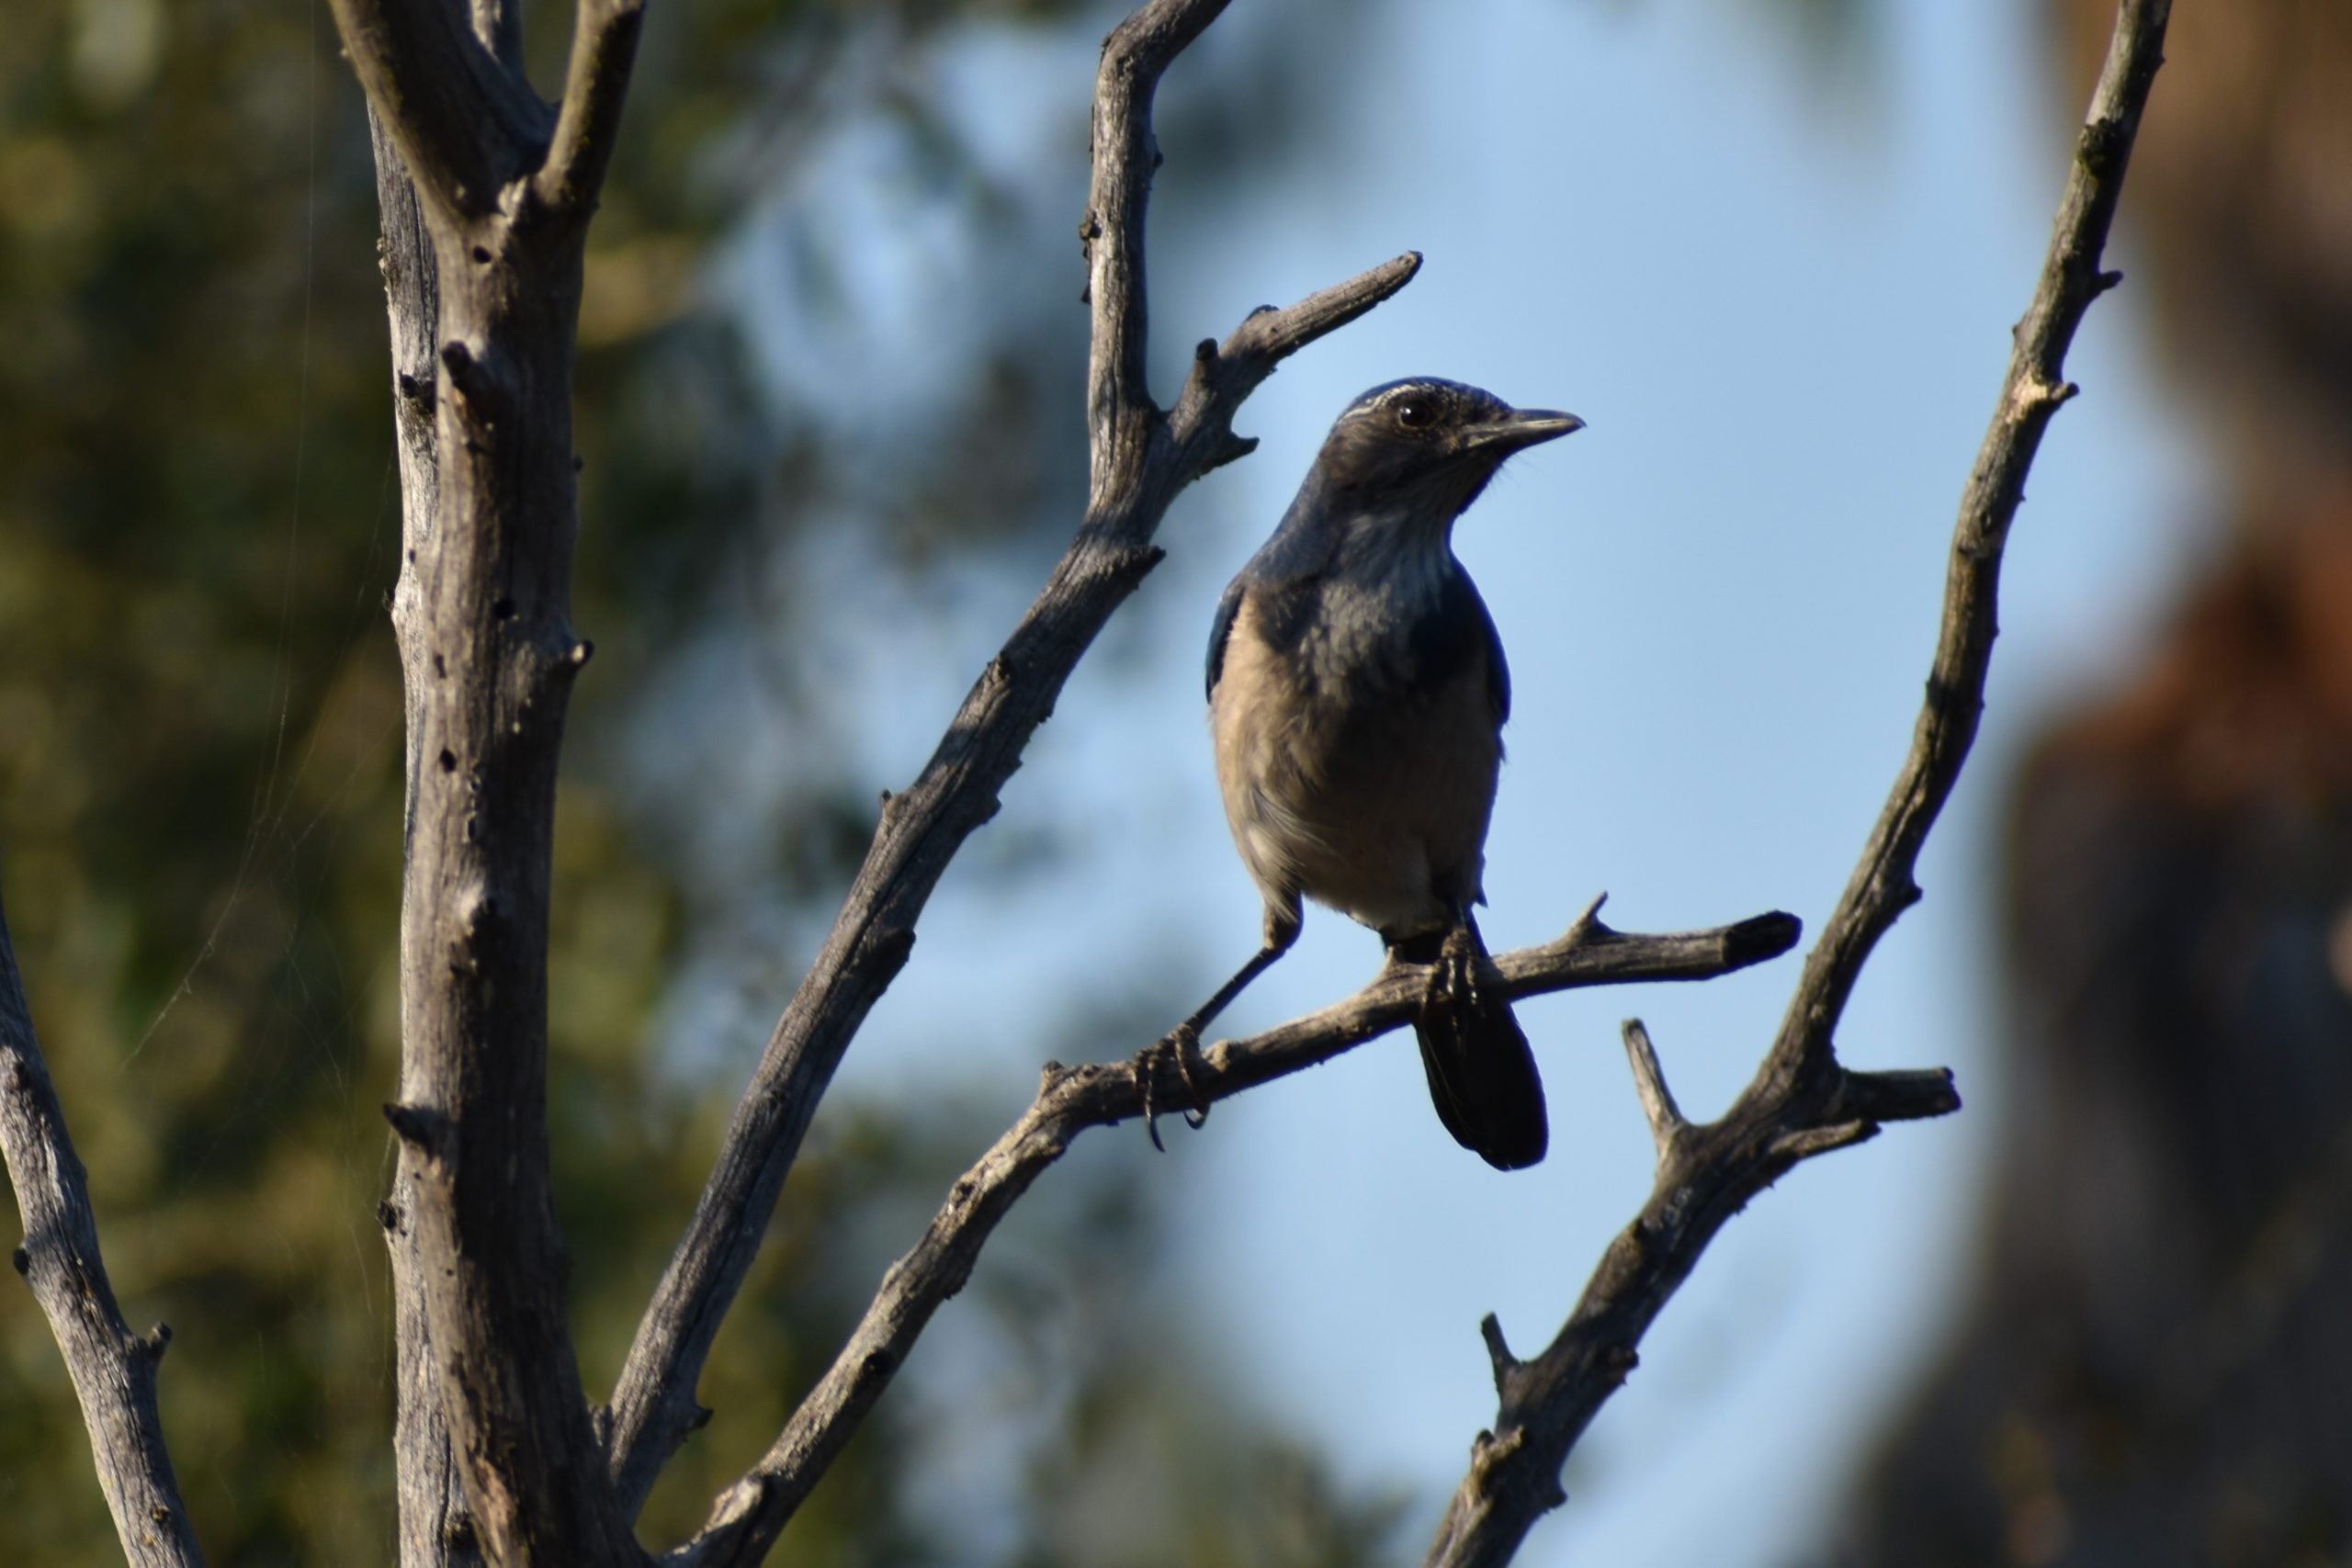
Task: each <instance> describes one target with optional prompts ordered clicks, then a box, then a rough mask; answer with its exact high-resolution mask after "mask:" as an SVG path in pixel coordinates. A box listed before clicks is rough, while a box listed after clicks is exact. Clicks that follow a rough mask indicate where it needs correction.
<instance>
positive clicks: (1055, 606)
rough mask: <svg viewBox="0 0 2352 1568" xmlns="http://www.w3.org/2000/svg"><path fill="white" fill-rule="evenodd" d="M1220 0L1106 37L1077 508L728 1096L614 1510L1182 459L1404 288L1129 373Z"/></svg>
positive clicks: (1373, 287) (637, 1372)
mask: <svg viewBox="0 0 2352 1568" xmlns="http://www.w3.org/2000/svg"><path fill="white" fill-rule="evenodd" d="M1223 6H1224V0H1153V3H1152V4H1150V5H1148V6H1145V7H1144V8H1143V9H1142V10H1140V11H1137V12H1136V14H1135V15H1134V16H1133V17H1129V18H1128V20H1127V21H1126V22H1125V23H1124V24H1123V25H1122V26H1121V27H1120V28H1118V29H1117V30H1116V31H1115V32H1114V33H1113V34H1112V35H1111V37H1110V39H1109V40H1108V41H1107V42H1106V43H1105V45H1104V46H1103V63H1102V70H1101V73H1100V75H1099V77H1098V79H1097V85H1096V100H1095V101H1096V109H1095V117H1096V118H1095V137H1094V167H1093V178H1092V186H1091V196H1090V197H1089V201H1088V208H1087V212H1088V218H1087V221H1086V223H1085V224H1084V226H1083V233H1084V235H1085V237H1086V241H1087V244H1088V276H1089V278H1090V280H1091V281H1090V297H1091V305H1092V328H1091V331H1092V351H1091V370H1090V373H1089V379H1088V388H1089V391H1088V422H1089V434H1090V442H1091V463H1092V469H1091V471H1092V483H1091V491H1090V495H1089V500H1088V506H1087V513H1086V517H1085V520H1084V522H1083V523H1082V525H1080V528H1079V530H1078V533H1077V536H1076V537H1075V538H1074V539H1073V540H1072V541H1071V543H1070V547H1069V550H1068V552H1067V553H1066V554H1065V555H1064V556H1063V557H1062V558H1061V561H1060V562H1059V564H1058V565H1057V566H1056V568H1055V569H1054V572H1053V575H1052V577H1051V578H1050V579H1049V580H1048V581H1047V582H1046V586H1045V589H1044V591H1043V592H1040V593H1039V594H1038V596H1037V598H1036V601H1035V603H1034V604H1031V605H1030V607H1029V610H1028V612H1027V613H1026V614H1025V615H1023V617H1022V619H1021V623H1020V625H1019V626H1016V627H1015V628H1014V630H1013V633H1012V637H1011V638H1010V639H1009V640H1008V641H1007V642H1006V643H1005V644H1004V647H1003V649H1002V650H1001V651H1000V652H999V653H998V654H997V655H996V657H995V658H993V659H991V660H989V663H988V666H987V668H986V669H985V670H983V671H981V673H980V677H979V679H978V682H975V683H974V685H973V687H972V689H971V691H970V693H969V694H967V696H966V697H965V699H964V703H963V706H962V707H961V708H960V709H959V710H958V711H957V713H956V717H955V720H954V722H953V723H951V724H950V725H949V726H948V728H947V732H946V733H945V735H944V736H943V737H942V738H941V739H940V742H939V747H938V749H937V750H935V751H934V752H933V754H932V757H931V760H930V761H929V762H927V763H926V764H925V765H924V767H923V770H922V774H921V775H920V776H919V777H917V778H916V780H915V782H914V783H913V784H910V786H909V787H908V788H907V789H905V790H904V791H902V792H900V793H899V794H897V795H891V796H889V797H888V800H887V801H886V802H885V804H884V807H883V809H882V815H881V821H880V824H879V825H878V826H877V828H876V831H875V836H874V842H873V844H872V846H871V847H870V848H869V849H868V850H867V852H866V855H865V863H864V864H863V865H862V866H861V867H860V868H859V871H858V874H857V877H856V880H855V881H854V883H853V884H852V886H851V888H850V892H849V895H848V897H847V898H846V899H844V901H843V902H842V908H841V912H840V913H839V914H838V915H837V916H836V917H835V919H834V921H833V927H832V931H831V934H830V935H829V936H828V937H827V939H826V941H825V944H824V947H823V948H822V950H821V951H820V953H818V955H817V958H816V961H815V962H814V963H813V964H811V965H810V967H809V973H808V975H807V976H806V977H805V978H804V979H803V980H802V981H801V983H800V987H799V989H798V991H797V993H796V994H795V995H794V997H793V998H792V1001H791V1002H790V1004H789V1005H788V1006H787V1007H786V1010H785V1011H784V1015H783V1017H782V1018H781V1019H780V1020H779V1021H778V1022H777V1024H776V1027H775V1032H774V1034H773V1035H772V1036H771V1037H770V1038H769V1041H768V1044H767V1048H766V1050H765V1051H764V1053H763V1055H762V1056H761V1059H760V1063H759V1066H758V1067H757V1068H756V1069H755V1070H754V1072H753V1074H752V1081H751V1083H750V1085H749V1086H748V1087H747V1088H746V1089H745V1090H744V1093H743V1097H742V1100H741V1102H740V1104H739V1105H738V1106H737V1108H736V1112H735V1119H734V1122H733V1124H732V1125H731V1126H729V1129H728V1133H727V1138H726V1142H725V1144H724V1145H723V1146H722V1148H721V1150H720V1152H719V1156H718V1161H717V1163H716V1165H715V1167H714V1168H713V1169H712V1172H711V1176H710V1179H709V1182H708V1183H707V1185H706V1187H705V1188H704V1190H703V1194H702V1199H701V1201H700V1202H699V1203H698V1204H697V1205H696V1207H695V1213H694V1217H693V1219H692V1220H691V1221H690V1222H689V1223H688V1224H687V1228H686V1231H685V1234H684V1236H683V1237H682V1238H681V1240H680V1241H679V1244H678V1247H677V1250H676V1251H675V1253H674V1254H673V1256H672V1258H671V1259H670V1263H669V1266H668V1268H667V1269H666V1270H665V1271H664V1273H663V1275H662V1281H661V1283H660V1285H659V1286H658V1287H657V1288H656V1290H655V1292H654V1295H653V1299H652V1302H651V1303H650V1305H649V1306H648V1308H647V1310H646V1313H645V1316H644V1318H643V1319H642V1320H641V1322H640V1323H639V1326H638V1333H637V1339H636V1343H635V1344H634V1345H633V1346H632V1347H631V1348H630V1350H629V1355H628V1362H627V1364H626V1365H625V1366H624V1367H623V1369H622V1371H621V1375H620V1377H619V1379H618V1381H617V1382H616V1384H615V1387H614V1391H613V1399H612V1404H611V1406H610V1408H609V1410H608V1411H607V1412H606V1414H605V1427H606V1430H607V1433H608V1443H609V1448H610V1452H611V1461H612V1474H613V1478H614V1483H615V1485H616V1489H617V1490H618V1492H619V1495H620V1497H621V1501H622V1506H623V1507H624V1508H625V1509H626V1510H628V1512H629V1513H630V1514H631V1515H634V1514H635V1512H636V1511H637V1509H638V1508H639V1507H640V1506H642V1505H643V1502H644V1499H645V1496H646V1495H647V1493H648V1492H650V1490H651V1488H652V1485H653V1482H654V1478H655V1477H656V1476H657V1475H658V1474H659V1473H660V1472H661V1469H662V1465H663V1464H664V1463H665V1462H666V1461H668V1459H669V1457H670V1455H671V1454H672V1453H673V1452H675V1451H676V1450H677V1446H678V1444H679V1443H680V1442H682V1441H683V1440H684V1438H685V1435H686V1434H687V1433H688V1432H689V1431H691V1430H692V1429H693V1428H694V1427H695V1424H696V1423H697V1421H698V1419H699V1418H700V1409H699V1406H698V1405H697V1404H695V1382H696V1380H697V1379H698V1378H699V1377H700V1375H701V1371H702V1367H703V1362H704V1360H705V1359H706V1357H707V1355H708V1353H709V1349H710V1345H711V1340H712V1338H713V1337H714V1336H715V1335H716V1334H717V1333H718V1325H719V1323H720V1322H721V1320H722V1319H723V1318H724V1317H725V1316H726V1314H727V1310H728V1307H729V1305H730V1304H731V1303H732V1302H733V1300H734V1297H735V1292H737V1290H738V1289H740V1288H741V1285H742V1282H743V1278H744V1275H745V1273H746V1271H747V1270H748V1269H750V1267H751V1263H752V1258H753V1256H754V1255H755V1254H756V1253H757V1251H758V1249H759V1245H760V1240H761V1237H762V1236H763V1234H764V1233H765V1231H766V1229H767V1223H768V1219H769V1216H770V1215H771V1214H772V1213H774V1211H775V1201H776V1196H777V1194H778V1193H779V1192H781V1191H782V1190H783V1187H784V1179H785V1176H786V1172H787V1171H789V1170H790V1169H791V1167H792V1162H793V1160H794V1158H795V1157H796V1156H797V1153H798V1151H799V1148H800V1143H801V1139H802V1137H803V1135H804V1134H806V1133H807V1131H808V1127H809V1119H810V1117H811V1116H813V1115H814V1114H815V1112H816V1108H817V1102H818V1100H820V1098H821V1097H822V1096H823V1094H824V1092H825V1089H826V1086H827V1085H828V1084H830V1083H831V1080H832V1076H833V1073H834V1071H835V1069H836V1068H837V1067H838V1066H840V1064H841V1060H842V1054H843V1053H844V1052H845V1051H846V1050H847V1049H848V1047H849V1043H850V1041H851V1039H852V1038H853V1036H854V1034H855V1033H856V1032H857V1029H858V1026H859V1025H860V1024H861V1023H862V1022H863V1021H865V1015H866V1012H867V1010H870V1009H871V1008H872V1007H873V1006H874V1004H875V1002H876V1000H877V999H878V998H880V997H881V995H882V993H883V991H884V990H885V989H887V988H888V986H889V984H890V982H891V981H892V979H893V978H895V977H896V976H897V975H898V972H899V969H900V968H901V967H902V966H903V965H904V964H905V963H906V961H907V957H908V954H909V953H910V952H911V951H912V949H913V946H914V928H915V923H916V921H917V920H918V919H920V918H921V916H922V910H923V908H924V905H925V904H926V903H927V902H928V900H929V899H930V897H931V894H932V890H933V888H934V887H935V886H938V883H939V878H940V876H941V874H943V873H944V872H945V870H946V869H947V865H948V863H949V862H950V861H951V860H953V859H954V858H955V855H956V852H957V851H958V850H959V849H960V848H961V847H962V845H963V843H964V840H966V839H967V837H969V836H970V834H971V833H972V832H973V831H974V830H975V829H978V827H979V826H980V825H981V824H982V823H984V822H986V821H988V820H989V818H991V817H993V816H994V815H995V814H996V810H997V795H998V791H999V790H1001V788H1002V787H1003V786H1004V784H1005V781H1006V780H1008V779H1009V778H1011V777H1012V773H1013V770H1014V769H1015V768H1016V767H1018V766H1019V765H1020V761H1021V753H1022V751H1023V748H1025V747H1026V746H1027V744H1028V742H1029V739H1030V737H1031V736H1032V735H1033V734H1034V733H1035V730H1036V728H1037V726H1038V725H1040V724H1042V723H1043V722H1044V721H1045V719H1046V715H1047V714H1049V713H1050V712H1052V710H1053V705H1054V702H1055V700H1056V698H1057V696H1058V695H1059V694H1060V693H1061V689H1062V684H1063V682H1065V681H1066V680H1068V679H1069V673H1070V671H1071V670H1072V669H1073V668H1075V667H1076V665H1077V663H1078V660H1079V659H1080V656H1081V655H1082V654H1084V653H1085V651H1086V649H1087V648H1088V647H1089V646H1090V645H1091V643H1092V642H1093V640H1094V638H1095V636H1096V635H1097V634H1098V633H1099V632H1100V631H1101V630H1102V628H1103V624H1104V623H1105V622H1106V621H1108V620H1109V618H1110V616H1111V614H1112V612H1113V611H1114V610H1115V609H1117V608H1118V606H1119V605H1120V604H1122V603H1124V602H1125V599H1126V597H1127V595H1128V594H1130V593H1132V592H1135V589H1136V584H1137V583H1139V582H1140V581H1142V580H1143V577H1144V574H1145V573H1147V572H1148V571H1149V570H1151V569H1152V567H1153V566H1154V565H1155V564H1157V563H1158V561H1159V555H1160V552H1159V549H1158V548H1157V547H1155V546H1154V545H1153V544H1152V542H1151V540H1152V536H1153V535H1154V533H1155V532H1156V531H1157V530H1158V528H1159V521H1160V518H1161V517H1162V516H1163V515H1164V514H1165V513H1166V512H1167V510H1168V506H1169V503H1170V502H1172V501H1173V500H1174V499H1175V497H1176V495H1177V493H1178V492H1179V491H1182V489H1183V488H1184V487H1185V486H1186V485H1188V484H1190V483H1191V482H1192V481H1193V479H1196V478H1198V477H1199V476H1200V475H1201V474H1203V473H1205V472H1207V471H1208V470H1209V469H1210V468H1215V467H1216V466H1217V465H1218V464H1221V463H1225V462H1229V461H1231V460H1232V459H1233V458H1235V457H1239V456H1240V455H1241V454H1243V453H1245V452H1247V451H1248V450H1249V449H1250V443H1249V442H1247V441H1244V440H1242V439H1240V438H1238V437H1237V436H1235V434H1233V429H1232V421H1233V416H1234V413H1235V412H1236V411H1237V410H1238V408H1239V407H1240V404H1241V401H1242V400H1243V399H1245V398H1247V397H1248V396H1249V395H1250V392H1251V391H1252V390H1253V389H1256V388H1257V387H1258V385H1259V384H1260V383H1261V382H1262V381H1264V380H1265V378H1267V377H1268V376H1270V375H1272V373H1273V371H1274V368H1275V367H1276V366H1277V365H1279V364H1280V363H1281V362H1282V361H1283V359H1284V358H1286V357H1287V356H1288V355H1291V354H1294V353H1295V352H1296V351H1297V350H1299V349H1300V348H1302V347H1304V346H1306V344H1309V343H1312V342H1314V341H1315V340H1316V339H1317V338H1318V337H1321V336H1322V335H1323V334H1325V333H1329V332H1332V331H1334V330H1336V329H1337V328H1339V327H1340V326H1342V325H1344V324H1346V323H1347V322H1348V321H1352V320H1354V319H1355V318H1356V317H1357V316H1360V315H1362V314H1363V312H1364V311H1366V310H1370V309H1371V308H1372V307H1373V306H1374V305H1376V304H1378V303H1379V302H1380V301H1381V300H1383V299H1386V298H1388V297H1389V296H1390V295H1391V294H1394V293H1395V292H1396V291H1397V289H1399V288H1403V287H1404V286H1405V284H1406V283H1407V282H1408V280H1409V279H1410V278H1411V277H1412V276H1413V273H1414V271H1415V270H1416V269H1417V268H1418V267H1419V264H1420V258H1419V256H1417V255H1409V254H1408V255H1404V256H1399V257H1397V259H1395V260H1393V261H1389V262H1386V263H1384V264H1382V265H1379V266H1377V267H1374V268H1373V269H1372V270H1370V271H1369V272H1366V273H1364V274H1363V276H1359V277H1356V278H1353V279H1351V280H1350V281H1348V282H1346V283H1343V284H1341V285H1340V286H1339V287H1337V288H1329V289H1326V290H1324V291H1323V292H1321V293H1318V294H1316V295H1313V296H1310V297H1309V298H1307V299H1303V300H1301V301H1299V302H1298V303H1297V304H1295V305H1293V306H1291V307H1290V308H1289V309H1287V310H1261V311H1260V312H1258V313H1256V314H1253V315H1251V316H1250V318H1249V319H1248V320H1247V321H1243V322H1242V323H1241V325H1240V326H1239V327H1238V329H1237V330H1236V331H1235V332H1234V333H1233V334H1232V335H1231V336H1230V337H1229V338H1227V340H1226V342H1225V344H1223V345H1222V346H1219V345H1217V344H1203V345H1202V347H1201V349H1200V350H1199V351H1198V352H1197V353H1196V355H1195V359H1194V366H1193V372H1192V374H1191V377H1190V378H1189V379H1188V381H1187V383H1186V386H1185V389H1184V392H1183V395H1182V398H1181V399H1180V400H1179V402H1178V404H1177V407H1176V409H1175V410H1174V412H1172V413H1169V412H1162V411H1161V410H1159V408H1158V407H1157V406H1155V405H1154V404H1153V403H1152V401H1151V400H1150V398H1149V397H1148V393H1147V391H1146V389H1145V388H1144V385H1143V377H1142V363H1143V361H1142V343H1143V338H1144V332H1145V320H1144V299H1143V289H1142V270H1141V269H1142V255H1143V251H1142V236H1143V215H1144V205H1145V196H1146V193H1147V191H1148V186H1149V184H1150V177H1151V169H1152V166H1153V164H1154V163H1155V161H1156V157H1157V154H1156V153H1155V152H1154V151H1153V149H1152V142H1151V130H1150V119H1149V116H1150V110H1151V98H1152V92H1153V89H1154V87H1155V86H1156V85H1157V84H1158V81H1159V74H1160V73H1161V72H1162V71H1163V70H1165V69H1166V67H1167V65H1168V63H1169V62H1170V61H1171V60H1172V59H1173V58H1174V57H1175V55H1176V53H1177V52H1178V51H1180V50H1181V49H1182V47H1183V45H1184V44H1185V43H1186V42H1188V41H1189V40H1190V39H1193V38H1194V37H1196V36H1198V34H1199V33H1200V31H1201V29H1202V28H1204V27H1206V26H1207V25H1208V23H1209V22H1210V21H1211V20H1212V19H1213V18H1214V17H1216V14H1217V12H1218V11H1220V10H1222V9H1223Z"/></svg>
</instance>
